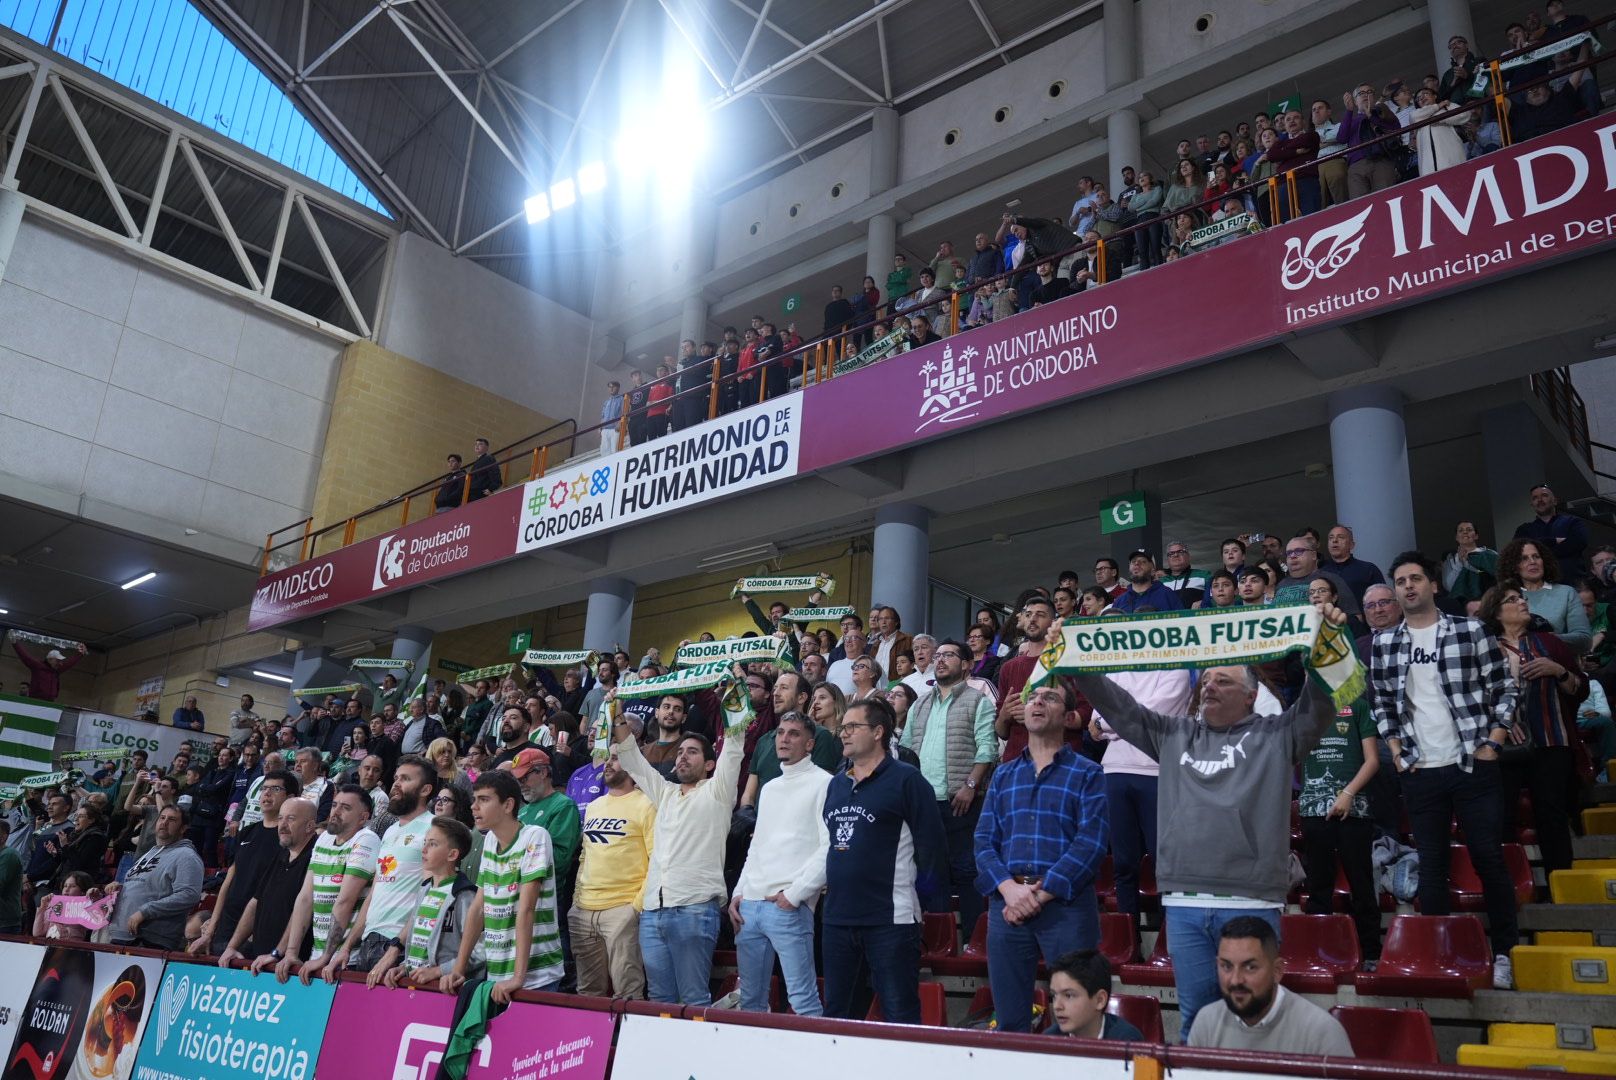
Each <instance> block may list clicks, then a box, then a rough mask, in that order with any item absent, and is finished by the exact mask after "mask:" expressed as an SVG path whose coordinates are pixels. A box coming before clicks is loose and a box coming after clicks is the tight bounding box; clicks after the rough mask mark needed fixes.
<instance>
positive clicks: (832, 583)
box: [729, 574, 836, 600]
mask: <svg viewBox="0 0 1616 1080" xmlns="http://www.w3.org/2000/svg"><path fill="white" fill-rule="evenodd" d="M782 592H821V593H824V594H825V595H826V596H830V595H832V594H833V593H835V592H836V579H835V578H833V577H831V576H830V575H829V574H801V575H798V576H797V577H743V578H742V579H741V580H739V581H737V582H736V583H735V587H734V588H733V589H731V590H730V591H729V598H730V599H731V600H733V599H735V598H736V597H737V596H739V595H741V594H742V593H782Z"/></svg>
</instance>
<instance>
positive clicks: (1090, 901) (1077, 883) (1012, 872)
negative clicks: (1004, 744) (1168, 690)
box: [976, 683, 1110, 1031]
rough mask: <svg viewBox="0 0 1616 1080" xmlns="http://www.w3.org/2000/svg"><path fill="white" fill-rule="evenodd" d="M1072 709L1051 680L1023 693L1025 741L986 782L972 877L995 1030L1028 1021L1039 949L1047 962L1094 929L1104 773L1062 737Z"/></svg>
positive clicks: (1106, 835)
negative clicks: (983, 924)
mask: <svg viewBox="0 0 1616 1080" xmlns="http://www.w3.org/2000/svg"><path fill="white" fill-rule="evenodd" d="M1075 711H1076V705H1075V703H1074V702H1073V700H1072V697H1071V691H1070V689H1068V688H1067V687H1066V686H1065V685H1064V684H1060V683H1056V684H1054V685H1050V686H1044V687H1041V688H1039V689H1038V690H1035V691H1033V692H1032V693H1031V694H1030V695H1029V697H1028V698H1027V702H1026V706H1025V712H1024V714H1023V722H1024V723H1025V724H1026V727H1027V748H1026V749H1025V750H1023V751H1022V752H1021V753H1020V754H1019V755H1018V756H1016V757H1014V758H1012V759H1011V760H1010V761H1008V762H1006V763H1005V764H1004V765H1001V766H1000V767H999V769H998V771H997V772H995V773H994V774H993V779H992V781H991V782H990V783H989V784H988V793H987V797H986V799H984V800H983V805H982V817H981V819H980V820H979V821H978V822H977V826H976V867H977V875H976V884H977V887H978V888H979V889H980V890H981V891H982V892H984V893H989V894H991V898H990V900H989V902H988V983H989V985H990V986H991V987H992V989H993V1007H994V1011H995V1012H996V1013H997V1014H998V1021H999V1030H1000V1031H1029V1030H1031V1027H1032V992H1033V984H1034V982H1035V981H1036V979H1037V975H1038V955H1039V953H1040V952H1042V953H1043V957H1044V961H1045V962H1046V963H1048V964H1050V965H1051V966H1053V965H1054V963H1055V958H1056V957H1059V956H1062V955H1064V954H1065V953H1068V952H1071V951H1072V950H1074V949H1092V948H1094V947H1095V946H1096V945H1097V944H1098V943H1099V938H1100V909H1099V905H1098V904H1097V902H1096V900H1095V895H1094V876H1095V874H1096V873H1097V872H1098V871H1099V869H1100V861H1101V860H1102V859H1103V858H1104V857H1105V852H1106V846H1107V844H1108V843H1109V841H1110V826H1109V823H1108V821H1107V818H1106V799H1105V773H1104V772H1103V771H1102V770H1101V768H1100V766H1098V765H1096V764H1095V763H1094V762H1092V761H1090V760H1088V759H1087V758H1085V757H1081V756H1079V755H1078V754H1076V753H1074V752H1073V751H1072V748H1071V747H1070V746H1068V745H1067V744H1066V722H1067V718H1068V716H1069V715H1070V714H1072V713H1074V712H1075Z"/></svg>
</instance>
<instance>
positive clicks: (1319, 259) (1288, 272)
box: [1280, 206, 1374, 290]
mask: <svg viewBox="0 0 1616 1080" xmlns="http://www.w3.org/2000/svg"><path fill="white" fill-rule="evenodd" d="M1373 210H1374V207H1372V206H1371V207H1366V208H1365V209H1364V210H1363V212H1362V213H1359V214H1357V215H1356V216H1354V217H1350V218H1348V219H1347V220H1346V221H1343V222H1341V223H1340V224H1339V225H1331V226H1330V227H1329V228H1327V229H1320V230H1319V231H1318V232H1316V233H1314V234H1313V235H1312V236H1310V237H1308V238H1307V243H1306V244H1304V243H1302V241H1301V240H1299V239H1297V238H1296V237H1294V236H1293V237H1291V238H1290V239H1288V240H1286V241H1285V255H1284V259H1283V262H1282V263H1281V267H1280V281H1282V282H1284V284H1285V287H1286V288H1287V289H1292V290H1295V289H1302V288H1306V287H1307V286H1308V285H1311V284H1312V283H1313V282H1314V281H1324V280H1327V279H1329V278H1332V277H1334V276H1335V274H1336V271H1338V270H1340V269H1341V268H1342V267H1343V266H1346V265H1347V263H1349V262H1351V261H1352V259H1353V256H1355V255H1357V254H1358V251H1359V249H1360V248H1362V247H1363V242H1364V222H1366V221H1368V220H1369V215H1370V213H1371V212H1372V211H1373Z"/></svg>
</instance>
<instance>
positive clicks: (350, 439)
mask: <svg viewBox="0 0 1616 1080" xmlns="http://www.w3.org/2000/svg"><path fill="white" fill-rule="evenodd" d="M552 423H554V421H553V420H552V419H551V418H550V417H547V416H545V415H543V414H542V413H538V412H534V411H533V410H532V409H527V408H524V407H522V406H520V405H517V404H515V403H514V402H512V401H511V400H510V399H509V398H507V397H504V396H502V395H500V394H499V393H497V392H495V391H493V390H490V389H486V388H484V387H480V386H475V385H473V384H471V383H468V382H465V381H464V380H462V379H457V378H455V377H454V376H452V375H446V374H444V373H443V372H441V371H439V370H437V369H436V368H432V367H428V366H427V365H425V364H422V363H418V362H417V361H414V360H411V359H410V358H408V357H406V356H401V355H399V354H398V353H394V352H388V351H387V350H386V349H383V348H381V347H380V346H378V345H375V344H373V343H371V342H368V341H356V342H354V343H353V344H352V345H349V346H348V347H347V348H346V349H345V350H343V354H342V367H341V369H340V371H339V373H338V376H337V392H336V395H335V397H334V398H333V400H332V405H331V419H330V422H329V424H328V426H327V428H326V435H325V448H324V450H323V451H322V452H321V458H320V476H319V481H318V483H317V484H316V486H315V492H314V511H313V513H314V527H315V528H317V529H319V528H323V527H325V526H327V525H330V524H332V523H334V522H338V521H341V520H342V519H343V518H344V517H346V516H347V515H350V514H355V513H358V512H359V511H361V510H364V509H366V508H368V507H371V506H375V505H377V504H378V503H383V502H386V501H387V500H389V499H391V498H394V497H395V496H398V495H400V494H402V493H403V492H404V491H406V490H407V489H409V488H411V487H413V486H414V485H416V484H421V483H424V482H426V481H427V480H430V479H431V478H432V477H434V476H437V475H439V474H441V473H442V472H443V471H444V457H445V456H446V455H448V454H451V453H454V454H459V455H461V457H463V458H464V459H465V461H466V464H467V465H470V464H471V459H472V448H471V443H472V440H473V439H475V438H476V437H477V436H479V435H483V436H486V437H487V438H488V439H489V441H490V443H491V444H492V446H493V448H494V449H495V450H498V449H499V448H500V447H502V446H506V445H508V444H510V443H514V442H516V441H517V440H519V439H523V438H525V437H527V436H529V435H532V434H534V433H535V432H537V431H540V430H542V429H543V428H546V427H548V426H549V425H550V424H552ZM512 470H513V473H512V477H511V479H512V480H513V481H514V480H517V479H520V478H525V477H526V476H527V469H526V467H525V466H517V465H513V466H512ZM431 509H432V497H431V495H430V494H427V495H425V496H420V497H417V498H416V499H415V500H414V501H413V502H412V505H411V509H410V520H411V521H418V520H420V519H421V518H423V517H426V516H427V515H429V514H430V513H431ZM399 522H400V510H397V509H395V510H390V511H388V512H386V513H384V514H376V515H373V516H371V517H369V518H366V519H362V520H361V521H360V522H359V524H358V527H357V529H356V532H355V537H356V539H363V538H364V537H367V536H379V535H380V534H381V533H383V532H385V531H386V530H388V529H392V528H396V527H397V526H398V525H399ZM340 539H341V534H340V533H335V534H333V535H332V536H331V537H329V538H328V539H326V540H325V541H324V542H322V543H321V544H319V547H318V550H319V551H328V550H331V549H332V548H333V547H335V546H336V545H337V543H338V542H340Z"/></svg>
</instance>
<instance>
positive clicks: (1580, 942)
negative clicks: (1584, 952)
mask: <svg viewBox="0 0 1616 1080" xmlns="http://www.w3.org/2000/svg"><path fill="white" fill-rule="evenodd" d="M1532 944H1533V945H1569V946H1571V947H1572V948H1576V949H1589V948H1592V947H1593V944H1594V935H1593V931H1591V930H1539V931H1537V932H1536V933H1534V934H1533V935H1532Z"/></svg>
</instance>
